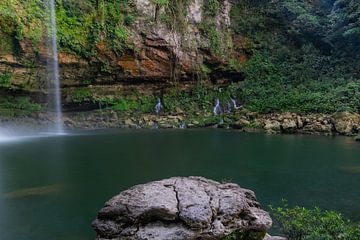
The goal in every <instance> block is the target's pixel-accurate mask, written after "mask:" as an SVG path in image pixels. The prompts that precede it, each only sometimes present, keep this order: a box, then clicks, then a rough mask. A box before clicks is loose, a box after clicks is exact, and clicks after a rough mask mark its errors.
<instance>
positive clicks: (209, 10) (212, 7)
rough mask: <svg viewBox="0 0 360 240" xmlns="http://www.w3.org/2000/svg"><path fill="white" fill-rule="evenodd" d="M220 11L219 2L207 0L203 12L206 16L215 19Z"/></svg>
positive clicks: (217, 0)
mask: <svg viewBox="0 0 360 240" xmlns="http://www.w3.org/2000/svg"><path fill="white" fill-rule="evenodd" d="M219 10H220V4H219V0H205V1H204V4H203V12H204V14H205V15H208V16H210V17H215V16H216V15H217V14H218V13H219Z"/></svg>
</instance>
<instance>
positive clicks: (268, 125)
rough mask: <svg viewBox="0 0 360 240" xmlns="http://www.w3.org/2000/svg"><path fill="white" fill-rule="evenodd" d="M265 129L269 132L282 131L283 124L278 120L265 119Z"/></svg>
mask: <svg viewBox="0 0 360 240" xmlns="http://www.w3.org/2000/svg"><path fill="white" fill-rule="evenodd" d="M264 129H265V130H266V131H268V132H271V131H273V132H280V130H281V124H280V122H278V121H276V120H265V127H264Z"/></svg>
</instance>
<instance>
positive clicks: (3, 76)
mask: <svg viewBox="0 0 360 240" xmlns="http://www.w3.org/2000/svg"><path fill="white" fill-rule="evenodd" d="M10 87H11V74H10V73H0V88H10Z"/></svg>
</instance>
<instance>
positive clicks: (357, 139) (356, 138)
mask: <svg viewBox="0 0 360 240" xmlns="http://www.w3.org/2000/svg"><path fill="white" fill-rule="evenodd" d="M355 141H357V142H360V134H359V135H357V136H356V137H355Z"/></svg>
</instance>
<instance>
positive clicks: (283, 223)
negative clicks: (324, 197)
mask: <svg viewBox="0 0 360 240" xmlns="http://www.w3.org/2000/svg"><path fill="white" fill-rule="evenodd" d="M271 212H272V215H273V217H274V219H275V221H276V223H277V224H279V226H280V228H281V231H282V232H283V234H285V235H286V237H288V238H289V240H358V239H360V226H359V225H356V224H353V223H351V222H350V221H349V220H347V219H345V218H344V217H343V216H342V215H341V214H339V213H336V212H333V211H322V210H320V209H319V208H315V209H306V208H303V207H298V206H296V207H292V208H289V207H288V205H287V204H286V203H285V205H284V207H277V208H273V207H271Z"/></svg>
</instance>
